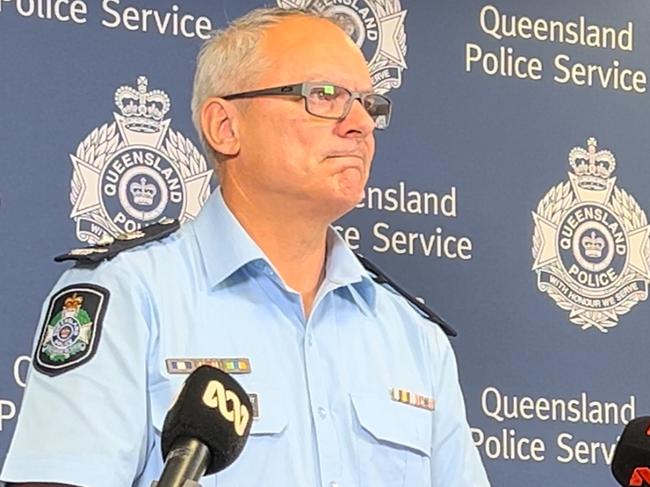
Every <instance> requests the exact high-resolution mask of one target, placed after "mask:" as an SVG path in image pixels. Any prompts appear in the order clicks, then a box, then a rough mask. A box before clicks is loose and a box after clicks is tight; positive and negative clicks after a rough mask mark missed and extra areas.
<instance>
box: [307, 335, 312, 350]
mask: <svg viewBox="0 0 650 487" xmlns="http://www.w3.org/2000/svg"><path fill="white" fill-rule="evenodd" d="M311 344H312V339H311V335H307V345H309V346H310V347H311Z"/></svg>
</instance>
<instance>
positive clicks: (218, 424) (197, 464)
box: [153, 365, 253, 487]
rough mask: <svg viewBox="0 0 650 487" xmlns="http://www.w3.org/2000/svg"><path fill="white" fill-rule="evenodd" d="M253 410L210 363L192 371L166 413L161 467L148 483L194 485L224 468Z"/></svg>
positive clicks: (242, 440) (245, 435)
mask: <svg viewBox="0 0 650 487" xmlns="http://www.w3.org/2000/svg"><path fill="white" fill-rule="evenodd" d="M252 411H253V408H252V405H251V402H250V398H249V397H248V394H246V392H245V391H244V389H243V388H242V387H241V386H240V385H239V383H238V382H237V381H236V380H235V379H233V378H232V377H231V376H230V375H228V374H226V373H225V372H223V371H221V370H219V369H217V368H215V367H211V366H209V365H202V366H201V367H199V368H197V369H196V370H194V372H192V373H191V374H190V375H189V376H188V378H187V380H186V381H185V384H183V388H182V389H181V392H180V393H179V395H178V398H177V399H176V401H175V402H174V404H173V405H172V407H171V409H170V410H169V412H168V413H167V416H166V417H165V422H164V424H163V430H162V438H161V450H162V456H163V458H164V459H165V467H164V469H163V472H162V475H161V476H160V479H159V480H158V482H157V483H154V484H153V485H156V486H157V487H190V486H198V485H199V484H198V483H197V482H196V481H197V480H199V479H200V478H201V477H202V476H203V475H211V474H213V473H216V472H219V471H221V470H223V469H224V468H226V467H227V466H228V465H230V464H231V463H232V462H234V461H235V459H236V458H237V457H238V456H239V455H240V454H241V452H242V450H243V449H244V445H245V444H246V440H247V439H248V434H249V432H250V429H251V424H252V421H251V420H252Z"/></svg>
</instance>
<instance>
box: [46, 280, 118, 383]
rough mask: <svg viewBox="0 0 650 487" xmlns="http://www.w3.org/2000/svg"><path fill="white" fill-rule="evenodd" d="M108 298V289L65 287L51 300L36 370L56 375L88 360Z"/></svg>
mask: <svg viewBox="0 0 650 487" xmlns="http://www.w3.org/2000/svg"><path fill="white" fill-rule="evenodd" d="M108 298H109V292H108V290H107V289H105V288H103V287H100V286H96V285H93V284H76V285H73V286H68V287H66V288H64V289H61V290H60V291H59V292H58V293H56V294H55V295H54V296H52V298H51V299H50V304H49V306H48V310H47V313H46V314H45V319H44V321H43V330H42V332H41V337H40V340H39V342H38V346H37V347H36V351H35V356H34V361H33V362H34V366H35V367H36V369H38V370H40V371H41V372H43V373H44V374H47V375H58V374H60V373H62V372H64V371H66V370H69V369H72V368H74V367H76V366H79V365H81V364H83V363H85V362H87V361H88V360H90V359H91V358H92V356H93V355H94V354H95V351H96V345H97V343H98V341H99V336H100V334H101V326H102V320H103V319H104V311H105V309H106V304H107V302H108Z"/></svg>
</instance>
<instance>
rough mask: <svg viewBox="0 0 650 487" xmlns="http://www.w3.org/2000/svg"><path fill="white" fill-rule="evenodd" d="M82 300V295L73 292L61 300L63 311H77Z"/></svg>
mask: <svg viewBox="0 0 650 487" xmlns="http://www.w3.org/2000/svg"><path fill="white" fill-rule="evenodd" d="M83 301H84V298H83V297H82V296H78V295H77V293H74V294H73V295H72V296H70V297H68V298H66V300H65V301H64V302H63V309H64V310H65V311H77V310H78V309H79V308H81V304H82V303H83Z"/></svg>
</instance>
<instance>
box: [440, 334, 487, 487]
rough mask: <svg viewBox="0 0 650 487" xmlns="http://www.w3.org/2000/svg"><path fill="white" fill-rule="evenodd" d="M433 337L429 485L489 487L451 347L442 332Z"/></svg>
mask: <svg viewBox="0 0 650 487" xmlns="http://www.w3.org/2000/svg"><path fill="white" fill-rule="evenodd" d="M436 338H437V340H436V346H435V347H436V348H434V350H436V352H437V357H438V360H434V361H433V362H434V363H435V364H436V370H434V371H433V377H437V381H436V386H435V390H434V397H435V398H436V410H435V413H434V426H433V432H432V441H431V476H432V481H431V485H432V486H434V487H451V486H468V487H469V486H471V487H490V482H489V480H488V477H487V474H486V472H485V468H484V467H483V463H482V462H481V458H480V456H479V453H478V450H477V448H476V446H475V445H474V442H473V440H472V435H471V432H470V428H469V424H468V423H467V417H466V412H465V401H464V400H463V394H462V391H461V388H460V384H459V381H458V369H457V364H456V357H455V355H454V351H453V349H452V348H451V344H450V343H449V340H448V339H447V337H446V336H443V334H442V332H441V333H439V334H437V337H436Z"/></svg>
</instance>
